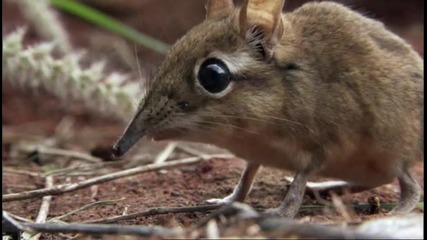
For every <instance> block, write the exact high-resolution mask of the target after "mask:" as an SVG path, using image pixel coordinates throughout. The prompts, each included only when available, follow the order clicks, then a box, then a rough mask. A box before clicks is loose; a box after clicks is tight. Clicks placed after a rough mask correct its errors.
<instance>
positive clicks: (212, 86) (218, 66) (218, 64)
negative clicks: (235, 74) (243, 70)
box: [194, 58, 234, 99]
mask: <svg viewBox="0 0 427 240" xmlns="http://www.w3.org/2000/svg"><path fill="white" fill-rule="evenodd" d="M194 75H195V76H196V80H195V82H196V86H197V87H198V88H199V89H200V90H201V91H202V92H203V93H205V94H206V95H208V96H210V97H212V98H217V99H218V98H222V97H224V96H225V95H227V94H228V93H229V92H230V91H231V90H232V89H233V86H234V82H233V81H232V79H231V72H230V70H229V69H228V66H227V65H226V64H225V63H224V62H223V61H221V60H219V59H217V58H205V59H204V60H203V61H202V63H200V64H198V65H197V67H196V68H195V73H194ZM212 77H213V78H218V79H212ZM224 77H225V78H224ZM212 80H213V81H216V80H218V82H210V81H212ZM221 81H222V82H221ZM225 84H227V85H226V86H225ZM221 85H222V86H221ZM224 86H225V88H224V89H222V90H221V88H222V87H224ZM218 90H220V91H218Z"/></svg>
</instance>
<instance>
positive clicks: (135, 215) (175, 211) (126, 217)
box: [83, 205, 221, 223]
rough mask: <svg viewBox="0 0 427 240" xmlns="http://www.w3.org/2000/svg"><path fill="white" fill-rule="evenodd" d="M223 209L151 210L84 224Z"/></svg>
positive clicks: (211, 207) (182, 208) (207, 206)
mask: <svg viewBox="0 0 427 240" xmlns="http://www.w3.org/2000/svg"><path fill="white" fill-rule="evenodd" d="M219 207H221V205H202V206H194V207H170V208H163V207H159V208H150V209H148V210H145V211H142V212H137V213H131V214H127V215H120V216H114V217H108V218H101V219H96V220H89V221H84V222H83V223H113V222H117V221H120V220H127V219H134V218H137V217H144V216H153V215H159V214H168V213H188V212H207V211H211V210H214V209H217V208H219Z"/></svg>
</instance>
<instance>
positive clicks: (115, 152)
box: [111, 145, 123, 157]
mask: <svg viewBox="0 0 427 240" xmlns="http://www.w3.org/2000/svg"><path fill="white" fill-rule="evenodd" d="M111 153H113V156H114V157H121V156H122V155H123V152H122V150H121V149H120V147H119V146H117V145H114V146H113V148H112V149H111Z"/></svg>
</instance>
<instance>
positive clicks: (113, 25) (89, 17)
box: [50, 0, 169, 54]
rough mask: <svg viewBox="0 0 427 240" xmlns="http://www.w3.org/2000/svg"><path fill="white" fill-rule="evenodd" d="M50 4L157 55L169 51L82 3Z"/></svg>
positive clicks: (63, 1) (53, 0) (53, 1)
mask: <svg viewBox="0 0 427 240" xmlns="http://www.w3.org/2000/svg"><path fill="white" fill-rule="evenodd" d="M50 2H51V4H52V5H53V6H55V7H57V8H58V9H60V10H62V11H66V12H68V13H71V14H74V15H76V16H78V17H80V18H82V19H84V20H85V21H87V22H90V23H93V24H95V25H97V26H99V27H102V28H105V29H107V30H109V31H111V32H114V33H116V34H118V35H120V36H122V37H124V38H127V39H128V40H131V41H133V42H135V43H137V44H141V45H142V46H145V47H147V48H149V49H151V50H154V51H156V52H158V53H161V54H164V53H166V51H167V50H168V49H169V45H168V44H166V43H164V42H162V41H160V40H158V39H155V38H153V37H150V36H148V35H146V34H143V33H140V32H138V31H137V30H135V29H134V28H132V27H130V26H128V25H126V24H123V23H121V22H120V21H118V20H116V19H114V18H112V17H110V16H108V15H106V14H104V13H103V12H101V11H99V10H97V9H94V8H91V7H89V6H86V5H84V4H82V3H79V2H76V1H73V0H50Z"/></svg>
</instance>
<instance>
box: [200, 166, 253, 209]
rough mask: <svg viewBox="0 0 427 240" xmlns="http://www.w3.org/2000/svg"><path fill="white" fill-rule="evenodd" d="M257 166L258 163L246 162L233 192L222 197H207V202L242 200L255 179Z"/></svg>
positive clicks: (227, 202)
mask: <svg viewBox="0 0 427 240" xmlns="http://www.w3.org/2000/svg"><path fill="white" fill-rule="evenodd" d="M259 166H260V165H259V164H255V163H248V165H247V166H246V168H245V170H244V171H243V174H242V176H241V178H240V180H239V183H238V184H237V186H236V188H234V191H233V193H231V194H230V195H228V196H227V197H225V198H222V199H221V198H213V199H209V200H207V202H208V203H212V204H229V203H232V202H234V201H237V202H243V201H244V200H245V198H246V195H248V193H249V191H250V189H251V187H252V183H253V181H254V179H255V174H256V172H257V171H258V168H259Z"/></svg>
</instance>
